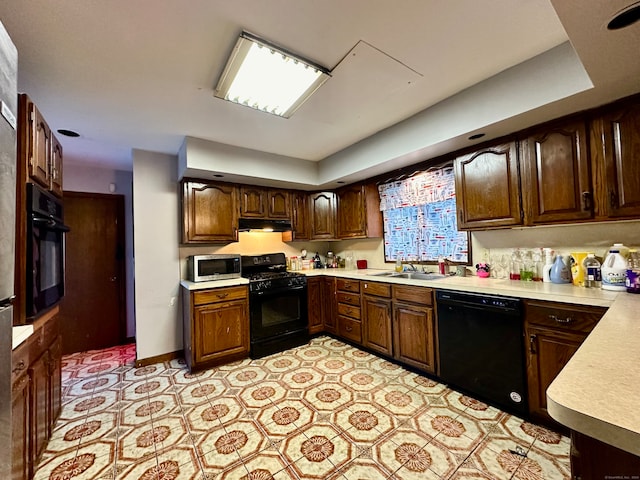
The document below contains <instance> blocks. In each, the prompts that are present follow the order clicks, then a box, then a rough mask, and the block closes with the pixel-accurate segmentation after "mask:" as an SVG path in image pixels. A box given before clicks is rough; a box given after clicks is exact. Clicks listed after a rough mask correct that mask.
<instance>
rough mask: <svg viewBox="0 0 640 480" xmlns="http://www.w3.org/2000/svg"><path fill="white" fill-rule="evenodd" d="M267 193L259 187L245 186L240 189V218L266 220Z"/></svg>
mask: <svg viewBox="0 0 640 480" xmlns="http://www.w3.org/2000/svg"><path fill="white" fill-rule="evenodd" d="M266 194H267V192H266V191H265V190H263V189H262V188H259V187H252V186H249V185H244V186H242V187H240V216H241V217H246V218H265V217H266V211H265V203H266V202H265V200H266V198H265V197H266Z"/></svg>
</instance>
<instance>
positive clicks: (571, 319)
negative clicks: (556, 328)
mask: <svg viewBox="0 0 640 480" xmlns="http://www.w3.org/2000/svg"><path fill="white" fill-rule="evenodd" d="M549 318H550V319H551V320H553V321H554V322H556V323H571V322H573V318H572V317H567V318H558V317H556V316H555V315H549Z"/></svg>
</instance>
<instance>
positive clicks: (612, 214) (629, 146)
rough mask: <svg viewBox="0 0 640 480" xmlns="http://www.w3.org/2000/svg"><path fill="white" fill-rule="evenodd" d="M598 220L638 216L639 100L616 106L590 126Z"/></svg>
mask: <svg viewBox="0 0 640 480" xmlns="http://www.w3.org/2000/svg"><path fill="white" fill-rule="evenodd" d="M591 156H592V159H593V163H594V167H595V168H594V175H593V182H594V185H595V186H596V211H597V216H598V217H605V218H619V217H629V218H631V217H636V218H637V217H639V216H640V99H638V98H636V99H635V100H634V101H632V102H627V104H626V105H624V106H619V105H618V106H615V107H612V108H611V109H609V110H607V111H605V113H603V114H602V115H601V116H600V117H598V118H596V119H595V120H594V121H593V122H592V125H591Z"/></svg>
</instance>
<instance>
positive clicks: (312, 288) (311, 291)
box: [307, 277, 324, 335]
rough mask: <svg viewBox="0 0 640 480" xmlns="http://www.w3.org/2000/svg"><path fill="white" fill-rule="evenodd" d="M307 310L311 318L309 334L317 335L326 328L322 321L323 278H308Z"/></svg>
mask: <svg viewBox="0 0 640 480" xmlns="http://www.w3.org/2000/svg"><path fill="white" fill-rule="evenodd" d="M307 312H308V318H309V335H315V334H316V333H320V332H322V330H323V329H324V328H323V327H324V326H323V322H322V278H321V277H311V278H308V279H307Z"/></svg>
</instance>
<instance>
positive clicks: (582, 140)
mask: <svg viewBox="0 0 640 480" xmlns="http://www.w3.org/2000/svg"><path fill="white" fill-rule="evenodd" d="M522 197H523V202H524V204H525V218H526V220H525V223H527V224H533V225H535V224H541V223H553V222H566V221H571V220H586V219H589V218H591V217H593V195H592V188H591V178H590V164H589V149H588V146H587V128H586V122H585V121H584V119H578V120H573V121H571V122H564V123H559V124H553V125H549V126H547V127H544V128H542V129H540V130H538V131H536V132H534V133H532V134H531V135H530V136H529V137H528V138H527V139H526V140H524V141H523V142H522Z"/></svg>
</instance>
